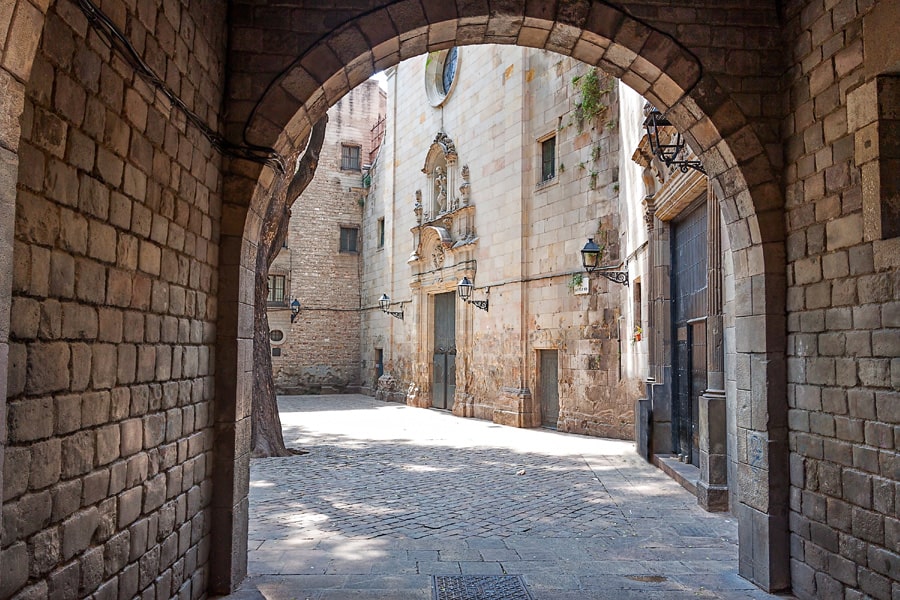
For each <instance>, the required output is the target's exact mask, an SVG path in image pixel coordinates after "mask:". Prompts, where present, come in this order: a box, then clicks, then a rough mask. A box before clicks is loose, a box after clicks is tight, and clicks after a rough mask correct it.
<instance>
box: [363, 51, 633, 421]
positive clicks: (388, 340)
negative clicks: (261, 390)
mask: <svg viewBox="0 0 900 600" xmlns="http://www.w3.org/2000/svg"><path fill="white" fill-rule="evenodd" d="M425 63H426V60H424V59H423V58H422V57H417V58H413V59H411V60H409V61H406V62H404V63H402V64H401V65H400V66H398V67H397V68H396V70H393V71H392V73H391V75H390V76H389V78H388V79H389V85H390V86H391V94H392V100H391V106H392V113H391V115H390V117H389V119H393V120H392V121H391V122H390V123H389V131H390V133H389V134H388V138H387V141H386V144H385V152H386V153H385V154H383V155H382V157H380V159H379V163H380V164H379V165H378V167H377V168H376V175H375V178H374V183H373V188H372V192H371V193H370V196H369V198H368V199H367V204H368V206H367V207H366V209H365V215H366V219H367V223H366V224H365V225H364V227H367V228H369V229H368V231H369V232H370V233H368V234H367V238H366V239H367V240H368V239H373V238H374V236H373V235H372V234H371V232H373V230H374V228H375V223H376V221H377V219H378V218H384V219H385V224H386V227H387V229H388V230H389V232H390V233H389V237H388V241H393V244H392V246H391V247H390V248H385V249H384V250H374V251H373V249H372V248H371V247H369V248H366V249H364V253H365V259H364V260H365V261H366V262H365V268H364V274H363V296H364V298H367V299H368V302H370V303H374V302H375V301H376V300H377V298H378V296H379V295H380V294H381V293H383V292H387V293H389V294H390V295H391V296H392V297H393V298H394V299H395V300H405V299H408V298H412V302H409V303H407V304H406V305H405V306H404V313H405V319H404V320H403V321H396V320H394V319H391V318H390V317H385V316H384V315H380V314H378V313H377V312H374V313H367V315H366V316H365V317H364V319H363V346H364V348H363V356H364V359H365V360H366V362H367V364H371V363H372V362H373V361H374V349H375V348H382V349H384V351H385V359H386V368H387V370H388V372H389V373H390V374H391V375H392V376H393V377H394V379H395V384H396V382H398V381H399V382H400V384H399V386H400V387H401V388H403V389H407V388H408V386H409V385H410V384H412V386H413V387H412V389H413V396H412V398H411V400H410V401H411V402H412V403H414V404H416V405H424V406H428V405H430V402H431V399H430V394H431V389H430V387H431V382H430V373H431V360H432V357H431V345H430V344H431V341H430V336H431V328H432V327H433V325H432V323H431V320H432V315H431V305H430V302H431V294H434V293H439V292H447V291H455V284H456V281H457V280H458V279H459V278H460V277H461V276H462V274H463V272H467V273H468V274H469V276H470V277H472V278H473V279H474V280H475V285H476V288H478V289H477V290H476V292H475V296H476V297H477V298H478V299H483V298H487V297H488V293H487V288H488V287H490V294H489V300H490V310H489V311H488V312H484V311H481V310H478V309H476V308H474V307H471V306H468V305H465V304H463V303H461V302H458V303H457V309H456V323H457V338H456V347H457V358H456V373H457V379H456V383H457V387H456V394H457V406H456V407H455V408H454V412H457V413H459V414H464V415H466V416H475V417H478V418H484V419H491V420H495V421H497V422H503V423H508V424H514V425H517V426H535V425H539V424H540V411H539V408H538V404H537V401H538V398H537V397H536V395H535V393H534V390H535V386H536V385H537V379H538V373H537V364H536V360H537V352H538V350H541V349H557V350H559V352H560V365H561V366H560V378H561V386H560V406H561V411H562V415H561V417H560V421H559V423H560V425H559V426H560V427H561V428H562V429H564V430H566V431H572V432H579V433H591V434H594V435H613V436H615V437H625V438H629V437H631V436H632V428H633V400H634V398H636V397H637V396H638V395H639V393H640V389H639V387H638V386H637V385H633V386H631V388H628V386H623V385H621V384H620V370H621V369H620V364H619V355H620V353H621V352H622V351H623V348H621V347H620V346H621V341H620V339H619V338H620V329H621V327H622V322H621V320H620V319H619V317H620V315H621V314H622V312H623V311H622V310H620V307H619V306H618V302H619V300H620V295H621V291H620V290H619V289H618V288H615V287H613V284H609V283H608V282H607V281H606V280H605V279H600V278H596V277H595V278H594V281H592V282H591V286H592V287H591V293H590V294H589V295H584V296H576V295H574V293H573V289H572V286H571V285H570V284H571V282H572V275H573V273H576V272H578V273H580V272H581V271H582V269H581V264H580V254H579V251H580V249H581V247H582V246H583V245H584V243H585V242H586V240H587V237H594V238H596V239H597V240H598V241H600V243H602V244H604V246H605V250H606V255H605V257H604V263H605V264H606V263H615V264H618V262H619V261H620V260H621V259H622V258H623V257H622V251H621V249H620V248H619V242H620V235H619V231H618V227H619V220H618V201H619V200H618V192H619V185H618V171H619V162H618V151H619V139H618V134H619V132H618V127H617V121H618V101H617V97H618V87H617V85H616V81H615V79H613V78H610V77H608V76H606V75H604V74H603V73H599V78H600V83H599V87H600V88H601V89H602V90H603V92H602V95H601V97H600V98H599V99H598V100H599V102H601V103H603V104H604V105H605V106H606V108H605V110H602V111H601V114H599V115H598V116H597V117H595V118H593V119H589V120H585V119H582V118H580V117H579V116H578V112H577V110H576V106H577V104H578V103H579V102H581V100H582V98H581V92H580V90H579V88H578V85H577V84H576V83H574V82H573V79H574V78H576V77H578V76H584V75H585V74H586V73H588V71H589V69H588V68H587V67H586V65H584V64H583V63H579V62H578V61H575V60H572V59H570V58H566V57H562V56H560V55H557V54H554V53H550V52H543V51H535V50H524V49H518V48H505V47H502V46H486V47H465V48H462V49H461V50H460V54H459V70H458V79H457V82H456V83H455V87H454V88H453V92H452V94H451V95H450V96H449V97H448V98H447V100H446V101H445V102H444V103H443V104H442V105H441V106H439V107H434V106H432V105H431V104H430V103H429V100H428V98H427V96H426V85H425V78H426V64H425ZM409 116H413V118H409ZM474 123H477V125H474ZM438 131H443V132H445V133H446V134H447V135H448V136H449V137H450V138H451V139H452V140H453V142H454V144H455V150H456V152H457V154H458V156H459V164H460V165H468V167H469V171H470V201H471V203H472V206H474V213H473V214H474V224H475V231H476V235H477V242H476V243H475V244H473V245H471V246H466V247H463V248H460V249H453V250H450V251H448V253H449V254H450V255H452V256H453V259H452V261H450V260H447V261H446V262H445V263H444V264H443V266H442V267H440V268H435V267H434V266H433V265H432V264H431V262H430V260H429V261H428V262H427V264H426V265H425V266H424V267H420V266H418V264H417V263H416V264H413V263H410V264H407V260H408V259H409V256H410V253H411V252H412V250H414V249H415V246H414V245H413V244H412V242H414V241H415V239H416V237H415V232H416V231H417V229H416V220H415V215H414V214H413V211H412V207H413V203H414V202H415V192H416V190H419V189H421V190H423V192H424V194H425V195H426V198H425V200H426V201H427V194H428V189H427V186H428V181H427V179H426V177H425V176H424V175H423V173H422V166H423V164H424V162H425V156H426V153H427V152H428V150H429V148H430V147H431V144H432V140H433V139H434V136H435V134H436V133H437V132H438ZM485 132H488V134H487V135H485ZM548 136H556V147H557V150H556V153H557V157H556V168H557V173H556V175H555V177H554V178H553V180H552V181H550V182H540V181H539V179H540V159H541V156H540V144H541V141H542V140H544V139H546V138H547V137H548ZM382 161H383V162H382ZM390 167H394V170H393V171H391V170H390ZM459 218H465V217H459ZM410 230H412V233H410ZM407 236H409V237H407ZM406 240H410V242H411V243H410V244H409V245H407V243H406ZM454 241H455V240H454ZM421 251H422V250H421V249H420V250H419V252H421ZM467 253H468V254H467ZM476 265H477V266H476ZM416 269H421V270H423V271H424V272H423V273H422V274H421V275H418V276H415V277H414V272H415V273H418V271H416ZM465 269H471V271H465ZM404 290H410V291H409V292H405V291H404ZM422 290H427V291H424V292H423V291H422ZM410 294H411V295H410ZM629 310H630V307H629ZM585 340H591V341H593V342H595V343H594V344H593V345H591V344H588V345H585V344H584V343H582V342H584V341H585ZM625 343H627V341H626V342H625ZM628 350H629V349H628V348H625V349H624V351H625V352H628Z"/></svg>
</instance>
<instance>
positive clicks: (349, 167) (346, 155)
mask: <svg viewBox="0 0 900 600" xmlns="http://www.w3.org/2000/svg"><path fill="white" fill-rule="evenodd" d="M341 169H344V170H345V171H359V170H360V164H359V146H348V145H347V144H341Z"/></svg>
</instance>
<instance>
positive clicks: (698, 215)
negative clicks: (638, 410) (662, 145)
mask: <svg viewBox="0 0 900 600" xmlns="http://www.w3.org/2000/svg"><path fill="white" fill-rule="evenodd" d="M706 231H707V223H706V205H705V204H702V205H700V206H699V207H697V208H696V209H695V210H692V211H691V212H690V213H689V214H687V215H684V216H683V217H681V218H679V219H678V221H677V222H676V223H675V224H674V226H673V228H672V234H673V235H672V325H673V328H674V336H675V344H674V345H673V357H672V367H673V371H674V381H673V386H674V389H673V392H674V393H673V397H672V438H673V440H672V441H673V445H674V448H675V452H676V453H678V454H679V455H682V456H684V457H686V459H687V460H688V461H689V462H691V463H692V464H694V465H698V466H699V461H700V452H699V438H698V436H699V426H698V425H699V423H698V421H699V408H700V394H702V393H703V392H704V390H705V389H706V366H707V365H706V321H705V318H706V313H707V307H706V277H707V273H706V264H707V263H706V252H707V248H706Z"/></svg>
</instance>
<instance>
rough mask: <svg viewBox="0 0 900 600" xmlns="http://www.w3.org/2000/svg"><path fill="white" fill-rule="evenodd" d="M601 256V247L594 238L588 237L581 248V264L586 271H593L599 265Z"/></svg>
mask: <svg viewBox="0 0 900 600" xmlns="http://www.w3.org/2000/svg"><path fill="white" fill-rule="evenodd" d="M602 257H603V249H602V248H600V246H598V245H597V243H596V242H595V241H594V238H588V241H587V244H585V245H584V248H582V249H581V266H583V267H584V270H585V271H587V272H588V273H593V272H594V271H596V270H597V269H598V268H599V267H600V259H601V258H602Z"/></svg>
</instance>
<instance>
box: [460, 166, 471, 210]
mask: <svg viewBox="0 0 900 600" xmlns="http://www.w3.org/2000/svg"><path fill="white" fill-rule="evenodd" d="M462 180H463V182H462V185H461V186H459V195H460V196H461V197H462V205H463V206H468V205H469V189H470V186H469V165H463V168H462Z"/></svg>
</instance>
